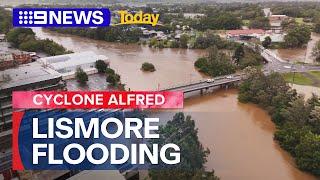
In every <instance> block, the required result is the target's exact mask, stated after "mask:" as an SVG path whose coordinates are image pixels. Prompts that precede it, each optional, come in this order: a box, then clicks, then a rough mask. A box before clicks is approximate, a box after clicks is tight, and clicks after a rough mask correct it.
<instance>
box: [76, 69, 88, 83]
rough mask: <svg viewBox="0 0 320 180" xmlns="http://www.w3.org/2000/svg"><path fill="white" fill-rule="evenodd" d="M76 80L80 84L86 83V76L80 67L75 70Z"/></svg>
mask: <svg viewBox="0 0 320 180" xmlns="http://www.w3.org/2000/svg"><path fill="white" fill-rule="evenodd" d="M76 79H77V80H78V82H79V83H81V84H86V83H87V81H88V75H87V73H86V72H84V71H83V69H82V68H81V67H78V68H77V70H76Z"/></svg>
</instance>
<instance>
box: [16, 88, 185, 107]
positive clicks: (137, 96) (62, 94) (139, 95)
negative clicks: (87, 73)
mask: <svg viewBox="0 0 320 180" xmlns="http://www.w3.org/2000/svg"><path fill="white" fill-rule="evenodd" d="M183 98H184V97H183V92H172V91H164V92H154V91H150V92H148V91H135V92H133V91H131V92H127V91H112V92H109V91H90V92H85V91H16V92H13V95H12V106H13V108H14V109H92V108H94V109H98V108H103V109H119V108H121V109H122V108H123V109H135V108H159V109H175V108H183Z"/></svg>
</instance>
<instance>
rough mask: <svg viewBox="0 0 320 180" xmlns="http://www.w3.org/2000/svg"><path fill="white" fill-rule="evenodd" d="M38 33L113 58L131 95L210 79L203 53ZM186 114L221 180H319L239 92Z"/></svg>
mask: <svg viewBox="0 0 320 180" xmlns="http://www.w3.org/2000/svg"><path fill="white" fill-rule="evenodd" d="M34 31H35V32H36V35H37V36H38V37H39V38H50V39H53V40H54V41H56V42H58V43H60V44H61V45H63V46H65V47H66V48H67V49H69V50H72V51H74V52H82V51H94V52H96V53H97V54H102V55H105V56H107V57H109V59H110V63H111V67H112V68H114V69H115V70H116V71H117V73H119V74H120V75H121V79H122V82H123V83H125V84H126V86H127V87H129V88H131V90H156V89H158V88H160V89H162V88H166V87H170V86H173V85H174V84H183V83H188V82H190V81H192V82H194V81H199V80H201V79H203V78H205V77H203V76H202V75H201V74H200V73H198V72H197V71H196V70H195V68H194V66H193V64H194V61H195V60H196V59H197V58H198V57H199V56H201V55H203V54H204V51H203V50H185V49H182V50H180V49H162V50H158V49H151V48H148V47H147V46H138V45H134V44H131V45H124V44H119V43H108V42H104V41H96V40H91V39H86V38H81V37H75V36H70V35H63V34H57V33H52V32H48V31H43V30H41V29H34ZM145 61H148V62H151V63H153V64H154V65H155V68H156V71H155V72H153V73H143V72H142V71H141V70H140V67H141V64H142V63H143V62H145ZM183 111H185V112H186V114H191V115H192V117H193V119H195V121H196V126H197V127H198V128H199V138H200V141H201V142H202V144H203V145H204V147H208V148H209V149H210V151H211V153H210V156H209V158H208V162H207V164H206V167H207V169H208V170H209V169H214V170H215V171H216V174H217V175H218V176H220V177H221V178H222V179H227V180H229V179H230V180H231V179H239V180H240V179H241V180H242V179H245V180H257V179H259V180H264V179H265V180H269V179H275V180H278V179H279V180H292V179H294V180H299V179H304V180H311V179H315V178H314V177H312V176H310V175H308V174H306V173H304V172H302V171H300V170H298V169H297V168H296V167H295V165H294V162H293V161H292V159H291V158H290V157H289V155H288V154H287V153H286V152H284V151H283V150H281V149H280V148H279V146H278V145H277V143H276V142H274V141H273V133H274V131H275V127H274V125H273V123H272V122H271V120H270V116H269V115H267V114H266V113H265V112H264V111H263V110H261V109H259V108H257V107H256V106H255V105H251V104H241V103H239V102H238V100H237V91H236V90H221V91H216V92H214V93H213V94H207V95H204V96H197V97H193V98H189V99H187V100H186V101H185V108H184V109H183Z"/></svg>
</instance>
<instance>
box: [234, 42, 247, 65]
mask: <svg viewBox="0 0 320 180" xmlns="http://www.w3.org/2000/svg"><path fill="white" fill-rule="evenodd" d="M243 57H244V49H243V45H242V44H241V45H239V46H238V47H237V48H236V50H235V51H234V54H233V56H232V58H233V59H234V60H235V62H236V64H239V61H240V59H241V58H243Z"/></svg>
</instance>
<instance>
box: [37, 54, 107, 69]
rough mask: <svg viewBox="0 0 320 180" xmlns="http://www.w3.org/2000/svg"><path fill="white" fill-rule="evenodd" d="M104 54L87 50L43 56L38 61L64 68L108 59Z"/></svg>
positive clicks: (53, 66)
mask: <svg viewBox="0 0 320 180" xmlns="http://www.w3.org/2000/svg"><path fill="white" fill-rule="evenodd" d="M107 59H108V58H107V57H106V56H104V55H97V54H96V53H94V52H92V51H85V52H81V53H72V54H65V55H59V56H51V57H45V58H41V59H39V60H38V61H39V62H41V63H43V64H45V65H50V66H51V67H52V68H54V69H62V68H65V67H71V66H79V65H82V64H87V63H93V62H96V61H97V60H107Z"/></svg>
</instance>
